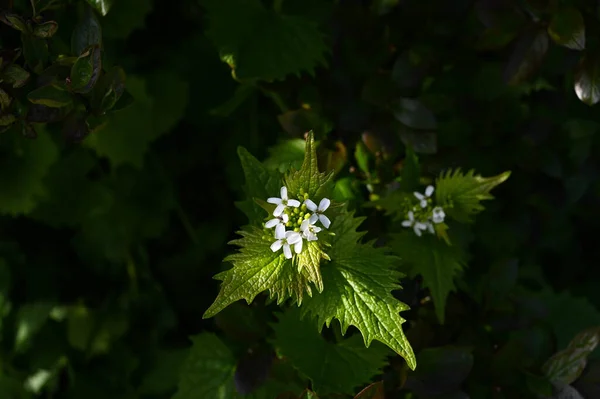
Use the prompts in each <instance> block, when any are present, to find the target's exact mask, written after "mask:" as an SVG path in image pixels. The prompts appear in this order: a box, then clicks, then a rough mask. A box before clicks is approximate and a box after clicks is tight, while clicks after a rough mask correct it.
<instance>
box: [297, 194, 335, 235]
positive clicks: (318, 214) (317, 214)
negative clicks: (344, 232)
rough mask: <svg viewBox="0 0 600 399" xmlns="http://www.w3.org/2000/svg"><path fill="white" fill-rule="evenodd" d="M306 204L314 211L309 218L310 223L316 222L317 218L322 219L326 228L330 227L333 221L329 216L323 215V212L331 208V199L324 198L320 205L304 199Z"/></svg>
mask: <svg viewBox="0 0 600 399" xmlns="http://www.w3.org/2000/svg"><path fill="white" fill-rule="evenodd" d="M304 204H305V205H306V208H308V210H310V211H312V212H313V214H312V215H310V218H309V219H308V220H309V221H310V224H315V223H316V222H317V220H320V221H321V223H322V224H323V226H324V227H325V228H326V229H328V228H329V226H330V225H331V221H330V220H329V218H328V217H327V216H325V215H323V212H325V211H326V210H327V208H329V205H330V204H331V201H330V200H329V199H328V198H323V199H322V200H321V202H319V206H318V207H317V204H315V203H314V202H312V201H311V200H309V199H307V200H306V201H304Z"/></svg>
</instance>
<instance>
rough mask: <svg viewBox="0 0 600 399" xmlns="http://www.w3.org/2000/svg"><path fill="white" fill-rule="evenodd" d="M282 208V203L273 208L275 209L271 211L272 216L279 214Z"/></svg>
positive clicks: (283, 206) (283, 207)
mask: <svg viewBox="0 0 600 399" xmlns="http://www.w3.org/2000/svg"><path fill="white" fill-rule="evenodd" d="M284 209H285V205H283V204H279V205H277V208H275V210H274V211H273V216H281V214H282V213H283V210H284Z"/></svg>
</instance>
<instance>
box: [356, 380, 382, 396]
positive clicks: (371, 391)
mask: <svg viewBox="0 0 600 399" xmlns="http://www.w3.org/2000/svg"><path fill="white" fill-rule="evenodd" d="M354 399H385V391H384V388H383V381H379V382H374V383H372V384H371V385H369V386H368V387H366V388H365V389H363V390H362V391H360V392H359V393H357V394H356V396H355V397H354Z"/></svg>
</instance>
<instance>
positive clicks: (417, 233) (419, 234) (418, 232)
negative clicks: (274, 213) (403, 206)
mask: <svg viewBox="0 0 600 399" xmlns="http://www.w3.org/2000/svg"><path fill="white" fill-rule="evenodd" d="M413 230H414V231H415V234H416V235H417V236H419V237H421V234H423V233H421V230H420V229H419V228H418V227H417V225H416V224H415V227H414V228H413ZM284 250H285V248H284Z"/></svg>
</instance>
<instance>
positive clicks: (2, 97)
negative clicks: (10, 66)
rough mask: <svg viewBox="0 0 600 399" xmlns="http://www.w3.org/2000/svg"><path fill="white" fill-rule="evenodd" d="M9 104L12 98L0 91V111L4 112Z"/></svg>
mask: <svg viewBox="0 0 600 399" xmlns="http://www.w3.org/2000/svg"><path fill="white" fill-rule="evenodd" d="M11 102H12V98H11V97H10V96H9V95H8V93H7V92H5V91H4V90H2V89H0V111H4V110H5V109H6V108H8V107H9V106H10V103H11Z"/></svg>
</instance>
